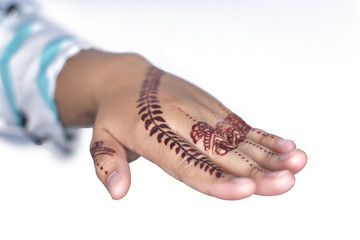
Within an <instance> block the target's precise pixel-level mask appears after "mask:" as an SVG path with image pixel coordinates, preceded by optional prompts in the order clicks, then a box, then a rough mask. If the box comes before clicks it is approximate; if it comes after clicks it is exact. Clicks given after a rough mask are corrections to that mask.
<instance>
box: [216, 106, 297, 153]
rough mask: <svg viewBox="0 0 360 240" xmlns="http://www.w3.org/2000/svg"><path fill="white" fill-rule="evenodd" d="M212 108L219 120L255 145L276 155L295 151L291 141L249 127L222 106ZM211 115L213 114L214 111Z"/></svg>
mask: <svg viewBox="0 0 360 240" xmlns="http://www.w3.org/2000/svg"><path fill="white" fill-rule="evenodd" d="M214 107H215V108H216V109H217V112H218V116H219V117H220V118H222V119H224V121H225V122H227V123H228V124H230V125H232V126H233V127H234V128H235V129H236V130H238V131H239V132H241V133H242V134H244V135H245V136H246V137H247V138H249V139H250V140H252V141H254V142H255V143H258V144H260V145H262V146H265V147H267V148H268V149H271V150H272V151H274V152H278V153H289V152H292V151H294V150H295V149H296V145H295V143H294V142H293V141H291V140H286V139H283V138H281V137H278V136H276V135H274V134H269V133H267V132H265V131H264V130H261V129H257V128H252V127H250V125H248V124H247V123H246V122H245V121H244V120H243V119H242V118H241V117H239V116H238V115H236V114H235V113H233V112H231V111H230V110H229V109H227V108H225V107H224V106H223V105H222V104H220V103H217V104H215V106H214ZM210 111H211V109H210ZM213 114H215V112H214V111H213Z"/></svg>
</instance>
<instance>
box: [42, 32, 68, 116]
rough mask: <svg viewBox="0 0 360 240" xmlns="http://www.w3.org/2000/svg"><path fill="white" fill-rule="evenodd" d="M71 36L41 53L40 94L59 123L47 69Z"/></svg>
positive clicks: (54, 42)
mask: <svg viewBox="0 0 360 240" xmlns="http://www.w3.org/2000/svg"><path fill="white" fill-rule="evenodd" d="M69 38H70V36H62V37H59V38H57V39H55V40H53V41H51V42H50V43H49V44H48V45H46V46H45V48H44V50H43V51H42V53H41V57H40V70H39V75H38V79H37V86H38V90H39V93H40V95H41V97H42V98H43V100H44V101H45V103H46V105H47V106H48V107H49V109H50V110H51V111H52V112H53V114H54V116H55V118H56V120H58V121H59V116H58V113H57V109H56V106H55V102H54V100H53V98H52V97H51V96H50V94H49V79H48V77H47V72H46V71H47V68H48V67H49V65H50V64H51V63H52V61H54V59H55V57H56V56H57V55H58V54H59V52H60V50H61V48H60V47H61V44H62V43H63V42H64V41H65V40H67V39H69Z"/></svg>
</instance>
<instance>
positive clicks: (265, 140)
mask: <svg viewBox="0 0 360 240" xmlns="http://www.w3.org/2000/svg"><path fill="white" fill-rule="evenodd" d="M246 137H247V138H249V139H250V140H252V141H254V142H256V143H258V144H260V145H262V146H265V147H267V148H268V149H271V150H272V151H274V152H278V153H289V152H292V151H294V150H295V149H296V145H295V143H294V142H293V141H291V140H286V139H283V138H281V137H278V136H276V135H273V134H269V133H267V132H265V131H264V130H261V129H258V128H252V129H251V130H250V131H249V133H248V134H247V135H246Z"/></svg>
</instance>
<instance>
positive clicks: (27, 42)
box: [0, 0, 89, 153]
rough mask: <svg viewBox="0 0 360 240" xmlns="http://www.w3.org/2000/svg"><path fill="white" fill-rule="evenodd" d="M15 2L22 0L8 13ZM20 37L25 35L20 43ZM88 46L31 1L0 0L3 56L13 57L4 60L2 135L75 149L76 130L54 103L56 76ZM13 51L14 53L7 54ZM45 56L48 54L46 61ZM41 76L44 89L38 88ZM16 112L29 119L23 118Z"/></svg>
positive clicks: (0, 90) (0, 54)
mask: <svg viewBox="0 0 360 240" xmlns="http://www.w3.org/2000/svg"><path fill="white" fill-rule="evenodd" d="M12 4H18V8H17V10H16V11H15V12H12V13H11V14H7V10H8V8H9V6H12ZM24 29H25V30H24ZM22 30H24V31H23V35H24V36H26V37H23V35H22V32H21V31H22ZM17 39H21V41H20V40H19V41H20V44H17V43H16V41H17ZM14 46H17V47H16V48H15V47H14ZM87 48H89V45H88V44H87V43H86V42H84V41H81V40H78V39H76V38H74V37H72V36H71V35H70V34H69V33H67V32H65V31H64V30H62V29H60V28H58V27H57V26H55V25H53V24H51V23H49V22H47V21H46V20H44V19H42V18H41V17H40V16H39V15H38V14H37V6H36V4H34V3H32V2H31V1H27V0H23V1H19V0H17V1H10V0H0V60H1V59H8V61H6V62H4V61H2V63H0V136H11V137H14V136H15V137H30V138H31V139H33V140H34V141H35V142H38V143H44V144H45V145H46V146H47V147H48V148H51V150H54V151H56V152H63V153H65V152H69V151H71V148H72V145H73V143H72V139H73V135H74V131H72V130H70V129H66V128H64V127H63V126H62V125H61V123H60V122H59V119H58V116H57V112H56V108H55V111H54V109H52V108H51V105H54V106H55V103H54V102H53V101H54V93H55V86H56V79H57V76H58V74H59V73H60V72H61V70H62V68H63V66H64V64H65V62H66V61H67V59H69V58H70V57H72V56H74V55H76V54H77V53H78V52H79V51H81V50H83V49H87ZM9 52H10V53H12V54H11V57H8V58H6V56H8V55H9ZM44 53H47V54H44ZM44 56H47V58H46V57H44ZM49 56H51V57H49ZM44 59H47V60H48V62H46V61H45V63H46V64H44ZM41 66H43V67H44V66H46V68H41ZM6 69H8V70H9V71H5V70H6ZM2 70H3V71H2ZM1 71H2V72H1ZM5 72H9V73H10V74H6V73H5ZM42 73H43V75H42ZM2 76H3V77H2ZM41 76H42V78H41ZM9 79H10V80H11V81H9ZM44 79H46V81H44ZM6 82H10V83H11V84H10V86H11V88H9V86H8V85H7V84H6ZM39 82H41V84H42V86H43V87H42V89H45V90H46V91H45V92H44V91H43V92H41V90H39V89H40V88H41V87H39ZM4 83H5V84H4ZM5 85H7V86H5ZM44 86H45V87H44ZM9 89H10V91H9ZM9 93H10V95H12V99H13V100H14V101H13V102H14V106H12V105H11V104H10V102H12V101H10V100H11V98H9ZM44 96H45V97H46V96H48V97H49V98H48V100H50V101H47V98H44ZM9 99H10V100H9ZM14 109H15V111H14ZM14 112H15V113H16V112H18V113H21V116H22V117H24V118H25V119H26V120H25V122H23V124H21V123H20V124H19V121H18V119H19V117H18V116H16V114H14Z"/></svg>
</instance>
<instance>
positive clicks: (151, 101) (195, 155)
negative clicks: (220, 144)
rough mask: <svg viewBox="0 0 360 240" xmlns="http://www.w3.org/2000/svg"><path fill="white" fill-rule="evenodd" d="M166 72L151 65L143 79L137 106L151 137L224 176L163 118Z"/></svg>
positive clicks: (199, 164)
mask: <svg viewBox="0 0 360 240" xmlns="http://www.w3.org/2000/svg"><path fill="white" fill-rule="evenodd" d="M163 75H164V72H163V71H161V70H159V69H157V68H155V67H151V68H150V69H149V70H148V73H147V75H146V77H145V79H144V81H143V84H142V87H141V91H140V95H139V99H138V101H137V104H138V105H137V108H138V109H140V110H139V112H138V115H140V117H141V120H142V121H143V122H144V125H145V129H146V130H147V131H150V134H149V135H150V137H153V136H156V139H157V142H158V143H159V144H161V143H163V144H164V145H166V146H169V148H170V150H174V151H175V153H176V155H178V154H180V156H181V158H182V159H185V160H186V161H187V163H188V164H190V163H193V164H194V166H195V167H196V166H199V168H200V169H203V170H204V171H205V172H208V173H209V174H210V175H212V174H214V175H215V176H216V177H217V178H220V177H224V171H223V170H222V169H221V168H219V167H217V166H216V165H215V164H214V163H213V162H212V161H211V160H210V159H208V158H207V157H206V156H205V155H204V154H202V153H200V152H199V151H198V150H197V149H195V148H193V147H192V146H191V145H190V144H188V143H186V142H185V141H184V140H183V139H182V138H181V137H179V136H178V135H177V134H176V133H175V132H174V131H172V130H171V128H170V127H169V126H168V125H167V123H166V120H165V119H164V118H163V116H162V114H163V112H162V110H161V109H162V108H161V105H160V101H159V99H158V96H157V95H158V92H159V85H160V79H161V77H162V76H163Z"/></svg>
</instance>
